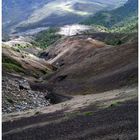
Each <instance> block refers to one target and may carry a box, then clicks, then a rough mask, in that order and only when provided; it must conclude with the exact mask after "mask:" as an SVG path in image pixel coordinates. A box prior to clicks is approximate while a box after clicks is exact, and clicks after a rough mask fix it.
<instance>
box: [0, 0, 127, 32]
mask: <svg viewBox="0 0 140 140" xmlns="http://www.w3.org/2000/svg"><path fill="white" fill-rule="evenodd" d="M125 2H126V0H117V1H115V2H114V0H109V1H101V0H88V1H85V0H80V1H79V0H70V1H65V0H53V1H50V0H47V1H45V0H41V1H39V2H38V1H37V0H35V1H33V0H27V1H26V2H25V1H24V0H21V1H20V2H17V0H11V1H8V0H5V1H3V2H2V6H3V10H2V14H3V23H2V25H3V31H4V32H9V31H10V32H11V33H16V32H25V31H27V30H30V29H38V28H43V27H48V26H56V25H57V26H62V25H65V24H72V23H78V22H80V21H82V20H84V19H85V18H87V17H88V16H90V15H93V14H95V13H97V12H98V11H101V10H106V9H113V8H116V7H119V6H121V5H123V4H124V3H125ZM11 5H12V6H11ZM93 7H94V8H93ZM56 23H57V24H56Z"/></svg>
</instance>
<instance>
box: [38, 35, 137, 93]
mask: <svg viewBox="0 0 140 140" xmlns="http://www.w3.org/2000/svg"><path fill="white" fill-rule="evenodd" d="M110 35H111V34H110ZM111 36H113V35H111ZM103 37H104V35H102V33H101V34H95V35H91V36H82V35H81V36H73V37H70V38H64V39H63V40H59V41H58V42H57V43H55V44H54V45H52V47H50V48H49V49H48V50H47V51H46V52H43V53H42V54H41V57H44V58H45V59H46V60H47V61H48V62H49V63H51V64H53V65H56V66H57V67H59V69H58V70H57V72H56V73H54V74H53V75H52V76H51V78H50V77H49V78H47V77H46V79H47V80H49V82H48V88H49V90H52V91H53V92H54V93H61V94H67V95H70V94H72V95H77V94H93V93H98V92H102V91H106V90H111V89H115V88H119V87H121V86H125V85H128V84H132V83H135V82H136V81H137V67H138V64H137V49H138V45H137V38H135V39H132V40H131V39H130V38H129V40H131V41H127V42H125V43H123V44H121V45H116V46H112V45H107V44H105V43H104V42H102V41H99V40H96V39H94V38H100V39H103ZM125 37H126V35H125V36H124V35H123V36H122V37H121V36H120V39H124V38H125ZM114 38H115V36H114ZM44 79H45V77H44Z"/></svg>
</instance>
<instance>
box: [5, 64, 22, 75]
mask: <svg viewBox="0 0 140 140" xmlns="http://www.w3.org/2000/svg"><path fill="white" fill-rule="evenodd" d="M2 67H3V70H6V71H10V72H20V73H24V70H23V68H21V67H19V66H18V65H15V64H11V63H3V64H2Z"/></svg>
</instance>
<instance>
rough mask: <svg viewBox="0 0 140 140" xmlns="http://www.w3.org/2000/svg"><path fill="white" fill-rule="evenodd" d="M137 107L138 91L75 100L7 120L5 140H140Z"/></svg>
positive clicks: (118, 91) (76, 98)
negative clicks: (139, 138) (139, 137)
mask: <svg viewBox="0 0 140 140" xmlns="http://www.w3.org/2000/svg"><path fill="white" fill-rule="evenodd" d="M92 96H93V97H92ZM78 99H79V100H78ZM137 105H138V102H137V88H136V87H132V88H128V87H127V88H126V87H125V88H123V89H119V90H114V91H110V92H105V93H100V94H94V95H86V96H79V97H75V98H73V99H71V100H70V101H67V102H64V103H60V104H57V105H54V106H50V107H47V108H44V109H40V110H30V111H29V112H26V113H25V112H24V113H21V114H11V115H9V117H8V116H7V117H6V116H3V140H25V139H27V140H46V139H49V140H93V139H95V140H124V139H125V140H136V139H137V123H138V122H137V121H138V120H137V113H138V110H137V107H138V106H137ZM36 111H37V112H39V111H40V112H39V113H38V114H37V113H36ZM33 114H34V115H33Z"/></svg>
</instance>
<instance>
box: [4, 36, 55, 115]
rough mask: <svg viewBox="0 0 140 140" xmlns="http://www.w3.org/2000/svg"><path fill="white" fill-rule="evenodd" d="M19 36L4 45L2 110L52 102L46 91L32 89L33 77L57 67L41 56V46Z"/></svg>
mask: <svg viewBox="0 0 140 140" xmlns="http://www.w3.org/2000/svg"><path fill="white" fill-rule="evenodd" d="M25 40H26V39H23V38H18V39H15V40H11V41H8V42H5V43H3V46H2V111H3V113H4V114H5V113H12V112H20V111H25V110H29V109H33V108H37V107H42V106H47V105H49V104H50V103H49V101H48V100H46V99H45V96H46V95H47V94H48V92H47V91H43V92H42V91H39V90H36V91H33V90H32V89H31V87H30V81H36V82H37V81H41V76H44V75H47V74H49V73H52V72H54V70H55V67H53V66H52V65H50V64H49V63H47V62H46V61H45V60H43V59H40V58H38V56H37V54H38V52H39V51H40V50H41V49H39V48H37V47H36V46H35V45H33V44H31V42H27V40H26V41H25Z"/></svg>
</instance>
